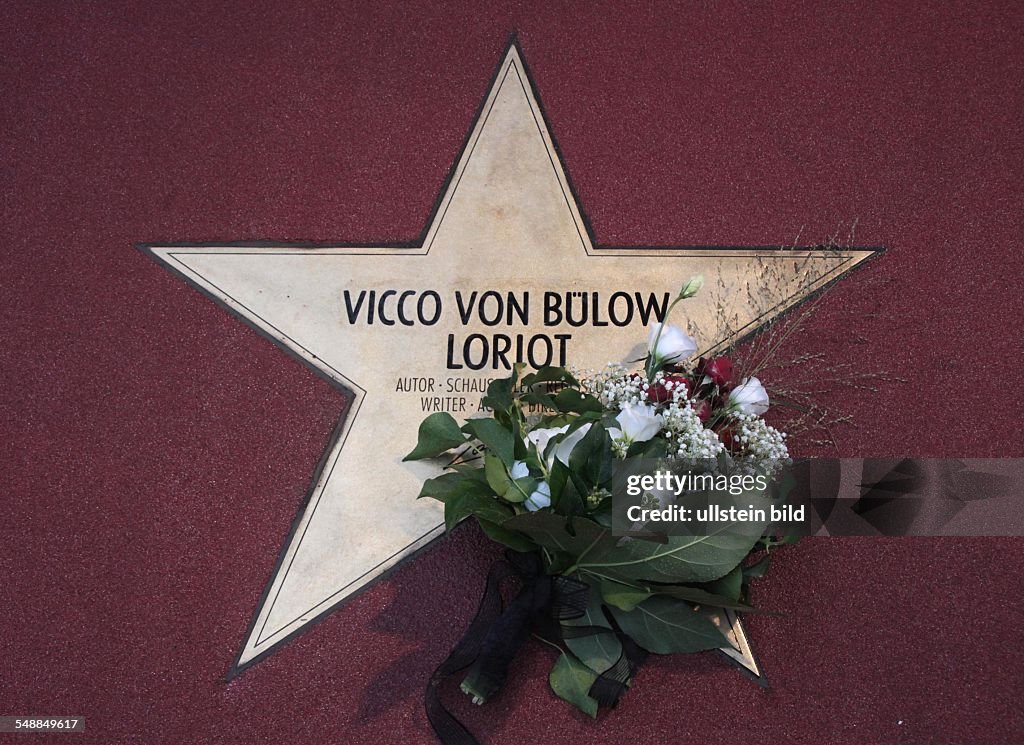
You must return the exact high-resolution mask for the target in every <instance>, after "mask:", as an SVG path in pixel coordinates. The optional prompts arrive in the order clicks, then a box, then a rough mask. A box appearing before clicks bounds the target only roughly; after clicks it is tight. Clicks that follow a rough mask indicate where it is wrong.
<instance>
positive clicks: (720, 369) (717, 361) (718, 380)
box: [704, 357, 732, 386]
mask: <svg viewBox="0 0 1024 745" xmlns="http://www.w3.org/2000/svg"><path fill="white" fill-rule="evenodd" d="M704 374H705V375H706V376H707V377H709V378H711V382H712V383H714V384H715V385H718V386H724V385H728V384H729V383H731V382H732V360H730V359H729V358H728V357H713V358H711V359H710V360H707V362H705V363H704Z"/></svg>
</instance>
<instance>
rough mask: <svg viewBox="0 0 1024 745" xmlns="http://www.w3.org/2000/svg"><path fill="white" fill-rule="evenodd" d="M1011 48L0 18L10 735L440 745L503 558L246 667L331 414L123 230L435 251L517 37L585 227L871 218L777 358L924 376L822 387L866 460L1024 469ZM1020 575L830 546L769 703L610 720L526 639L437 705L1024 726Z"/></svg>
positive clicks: (881, 547)
mask: <svg viewBox="0 0 1024 745" xmlns="http://www.w3.org/2000/svg"><path fill="white" fill-rule="evenodd" d="M1022 27H1024V12H1022V11H1021V10H1020V8H1019V7H1018V6H1017V5H1015V4H1011V3H1005V4H1002V5H1000V4H995V3H987V4H975V5H973V6H971V7H956V8H954V7H951V6H950V5H949V4H946V3H931V4H914V5H910V4H907V5H905V6H902V5H900V4H896V3H888V4H878V5H871V6H868V5H866V4H864V5H861V6H859V7H858V6H855V5H852V4H845V5H843V6H842V7H841V8H827V7H825V6H824V5H819V4H811V3H807V4H791V3H777V4H773V5H772V6H771V8H768V7H763V8H756V9H755V8H751V7H745V6H742V5H736V4H720V5H716V6H715V7H714V8H713V9H712V8H697V7H691V6H687V5H680V6H669V5H667V4H659V5H657V6H651V7H648V8H630V9H627V8H626V7H625V6H622V5H612V4H608V5H605V6H599V5H597V4H589V5H586V6H584V5H579V6H575V7H569V6H566V5H561V4H552V3H515V4H509V5H507V6H506V7H504V8H503V9H499V8H490V9H480V8H478V7H477V6H476V4H473V3H465V4H464V5H462V6H458V5H455V4H453V5H450V6H448V7H446V8H444V9H441V8H439V7H437V5H436V4H433V3H429V4H428V3H422V4H417V3H413V4H410V3H404V4H401V5H399V4H397V3H396V4H390V3H388V4H383V3H378V4H374V5H373V6H367V7H361V8H356V7H342V6H339V5H338V4H336V3H322V4H313V3H305V4H302V6H301V7H293V5H292V4H289V3H276V4H274V3H266V2H249V3H218V4H206V3H190V4H184V5H171V4H164V5H156V4H138V3H119V2H110V3H105V4H102V5H100V4H73V3H62V4H41V3H31V2H9V3H7V4H6V5H5V6H4V8H3V9H2V10H0V38H2V39H3V42H2V47H0V48H2V58H3V64H2V65H0V90H2V101H3V104H2V107H0V117H2V122H3V132H4V137H3V139H2V141H0V152H2V158H0V184H2V186H3V189H2V203H0V208H2V211H3V218H2V220H0V230H2V238H3V240H2V242H0V313H2V327H0V328H2V329H3V344H2V345H0V371H2V380H3V386H2V388H0V427H2V431H3V443H4V447H3V449H2V455H0V477H2V483H3V487H4V488H3V493H4V497H3V500H2V502H0V545H2V546H3V550H2V551H0V573H2V576H3V578H4V581H3V593H2V597H3V603H2V606H0V607H2V614H0V618H2V619H3V620H2V637H0V645H2V646H0V715H13V714H40V715H42V714H46V715H57V714H77V715H84V716H85V717H86V719H87V732H86V733H85V734H84V735H80V736H78V739H79V740H82V741H86V742H97V743H135V742H138V743H164V742H166V743H181V742H217V743H231V742H261V743H281V742H290V741H300V742H301V741H312V742H339V743H392V742H393V743H421V742H422V743H430V742H432V741H433V739H432V738H433V735H432V733H431V731H430V728H429V725H428V724H427V721H426V718H425V715H424V713H423V710H422V693H423V686H424V684H425V681H426V679H427V677H428V676H429V674H430V672H431V671H432V670H433V668H434V667H435V666H436V664H437V663H438V662H439V661H440V660H441V659H443V658H444V656H445V655H446V654H447V652H448V649H449V648H450V646H451V645H452V643H453V642H454V641H455V640H456V639H457V638H458V636H459V635H460V634H461V631H462V629H463V628H464V626H465V624H466V622H467V621H468V619H469V618H470V616H471V615H472V613H473V611H474V609H475V607H476V601H477V599H478V597H479V592H480V589H481V586H482V583H483V579H484V576H485V573H486V567H487V565H488V563H489V562H490V561H491V560H492V559H493V558H494V557H495V555H496V554H497V551H496V550H495V549H494V548H493V547H492V546H490V545H489V544H488V542H487V541H486V540H485V539H484V538H483V537H482V536H481V535H480V533H479V532H478V531H477V530H476V529H475V528H474V527H472V526H464V527H462V528H460V529H459V530H457V531H456V532H455V533H454V534H453V535H451V536H449V537H447V538H445V539H442V540H441V541H438V542H437V543H435V544H433V545H432V546H431V547H430V548H428V549H427V550H426V551H425V552H424V553H423V554H422V555H420V556H419V557H417V558H415V559H414V560H412V561H410V562H407V563H406V564H404V565H403V566H402V567H401V568H400V569H399V570H398V571H397V572H395V573H394V574H392V575H391V576H389V577H388V578H387V579H385V580H383V581H382V582H380V583H378V584H376V585H374V586H373V587H372V588H370V589H369V590H367V591H366V592H364V593H362V594H360V595H358V596H357V597H355V598H354V599H353V600H352V601H351V602H350V603H348V604H347V605H345V606H344V607H343V608H341V609H340V610H338V611H337V612H335V613H334V614H333V615H332V616H331V617H330V618H328V619H327V620H326V621H324V622H323V623H321V624H319V625H318V626H316V627H315V628H313V629H311V630H310V631H309V632H308V633H306V634H305V635H304V636H302V637H301V638H299V639H298V640H296V641H295V642H293V643H291V644H289V645H288V646H286V647H284V648H282V649H281V650H280V651H279V652H278V653H277V654H275V655H274V656H272V657H271V658H270V659H268V660H267V661H265V662H262V663H260V664H258V665H257V666H255V667H253V668H252V669H250V670H249V671H247V672H245V673H244V674H243V675H241V676H240V677H238V678H236V679H234V680H233V681H232V682H231V683H225V682H224V674H225V672H226V671H227V669H228V667H229V666H230V663H231V661H232V659H233V658H234V656H235V654H236V653H237V651H238V648H239V645H240V643H241V640H242V637H243V636H244V635H245V631H246V628H247V625H248V623H249V620H250V617H251V614H252V612H253V609H254V607H255V606H256V604H257V601H258V599H259V596H260V593H261V592H262V590H263V587H264V585H265V583H266V581H267V579H268V577H269V575H270V573H271V570H272V569H273V566H274V561H275V559H276V556H277V552H278V550H279V549H280V547H281V544H282V541H283V540H284V537H285V536H286V534H287V532H288V528H289V526H290V523H291V521H292V519H293V517H294V516H295V513H296V510H297V509H298V507H299V505H300V504H301V502H302V499H303V496H304V494H305V491H306V489H307V488H308V486H309V479H310V476H311V474H312V473H313V471H314V469H315V466H316V463H317V460H318V459H319V457H320V455H321V453H322V452H323V450H324V448H325V446H326V445H327V441H328V437H329V434H330V432H331V430H332V428H333V426H334V424H335V422H336V421H337V420H338V418H339V416H340V415H341V414H342V413H343V411H344V407H345V402H344V400H343V398H342V397H341V396H340V395H339V394H337V393H336V392H335V391H334V390H333V389H331V388H330V387H329V386H328V385H327V384H326V383H325V382H323V381H322V380H320V379H319V378H317V377H316V376H315V375H314V374H313V373H312V372H310V371H309V370H307V369H306V368H304V367H302V366H301V365H300V364H298V363H297V362H295V361H294V360H293V359H291V358H290V357H288V356H287V355H285V354H284V353H282V352H281V351H280V350H279V349H278V348H276V347H274V346H273V345H272V344H271V343H269V342H268V341H266V340H265V339H263V338H261V337H259V336H258V335H257V334H256V333H255V332H253V331H252V330H250V329H249V328H247V327H245V326H244V325H243V324H241V323H240V322H239V321H238V320H237V319H235V318H233V317H231V316H230V315H229V314H228V313H226V312H225V311H224V310H222V309H220V308H218V307H217V306H215V305H214V304H213V303H212V302H211V301H210V300H208V299H207V298H205V297H203V296H202V295H200V294H199V293H197V292H196V291H194V290H192V289H190V288H189V287H187V286H186V285H185V284H184V283H182V282H181V281H180V280H178V279H177V278H175V277H173V276H172V275H171V274H170V273H168V272H166V271H164V270H163V269H161V268H160V267H159V266H157V265H156V263H154V262H153V261H151V260H149V259H148V258H147V257H146V256H144V255H143V254H142V253H141V252H139V251H137V250H135V248H134V246H135V244H137V243H141V242H146V241H149V242H157V241H166V242H181V241H217V240H223V241H243V240H259V239H268V240H275V241H280V242H288V241H301V240H309V241H346V242H373V243H379V242H397V241H407V240H412V239H414V238H415V237H416V236H418V235H419V233H420V231H421V230H422V228H423V225H424V222H425V221H426V220H427V218H428V216H429V215H430V211H431V207H432V205H433V203H434V200H435V198H436V197H437V194H438V190H439V189H440V187H441V185H442V183H443V181H444V177H445V174H446V173H447V171H448V169H449V168H450V167H451V164H452V161H453V160H454V158H455V156H456V155H457V153H458V151H459V148H460V145H461V143H462V139H463V138H464V136H465V134H466V131H467V129H468V127H469V126H470V124H471V123H472V121H473V115H474V112H475V111H476V108H477V107H478V106H479V103H480V100H481V97H482V96H483V94H484V93H485V92H486V90H487V86H488V82H489V77H490V75H491V73H492V71H493V69H494V65H495V64H496V62H497V61H498V59H499V57H500V55H501V52H502V50H503V48H504V45H505V43H506V39H507V37H508V34H509V32H510V31H513V30H515V31H518V35H519V36H518V38H519V41H520V45H521V47H522V49H523V52H524V54H525V55H526V57H527V60H528V63H529V65H530V67H531V70H532V72H533V74H534V77H535V80H536V83H537V87H538V92H539V94H540V95H541V97H542V99H543V102H544V105H545V109H546V112H547V114H548V117H549V119H550V124H551V127H552V129H553V132H554V134H555V136H556V137H557V139H558V142H559V145H560V147H561V150H562V154H563V157H564V160H565V163H566V166H567V168H568V170H569V172H570V174H571V177H572V180H573V182H574V185H575V186H576V189H577V191H578V193H579V198H580V201H581V205H582V208H583V209H584V210H585V211H586V213H587V215H588V216H589V219H590V221H591V223H592V226H593V229H594V233H595V237H596V239H597V240H598V241H599V242H600V243H602V244H605V245H609V244H616V245H660V244H719V245H721V244H758V245H760V244H775V243H783V244H790V243H793V242H794V241H795V240H797V239H798V238H799V240H800V241H801V242H804V243H807V242H814V241H818V240H821V239H824V238H826V237H828V236H830V235H832V234H833V233H835V232H836V231H837V230H842V231H844V235H845V230H846V228H847V227H848V226H849V225H850V224H851V223H852V222H854V221H856V222H857V231H856V242H857V243H858V244H860V245H877V244H882V245H885V246H886V247H887V248H888V251H887V253H886V254H885V255H883V256H882V257H881V258H879V259H876V260H873V261H871V262H870V263H869V264H868V265H867V266H866V267H864V268H863V269H860V270H858V271H857V272H855V273H853V274H852V275H851V276H849V277H848V278H846V279H845V280H843V281H842V282H841V283H840V284H839V285H838V286H837V287H836V289H835V290H834V291H832V292H831V293H830V294H829V295H828V296H827V297H826V300H825V301H824V303H823V306H822V307H821V308H820V312H819V313H818V314H817V315H816V316H815V317H814V318H813V320H812V322H810V323H809V325H808V327H807V328H806V331H805V333H803V334H802V335H801V336H800V337H799V338H796V339H794V340H793V341H792V342H791V345H792V346H793V348H794V349H795V350H797V351H800V350H803V349H807V350H823V351H825V352H827V353H828V354H829V355H830V358H831V359H832V360H833V361H834V362H835V363H837V364H840V363H852V364H854V365H857V366H858V367H861V368H863V369H868V370H885V371H889V372H891V373H893V374H895V375H898V376H900V377H902V378H905V379H906V380H907V381H908V382H906V383H897V382H892V383H885V384H883V385H881V390H880V391H879V392H878V393H871V392H867V391H860V392H856V393H853V394H849V393H848V394H846V397H845V398H844V399H843V400H841V401H835V402H834V403H836V404H838V405H839V406H840V407H841V408H842V409H843V410H844V411H846V412H848V413H850V414H852V415H853V418H854V421H855V423H856V426H846V427H842V428H839V429H838V430H837V431H836V435H837V439H838V444H839V449H840V454H841V455H848V456H860V455H864V456H867V455H879V456H889V455H915V456H947V457H954V456H1024V445H1022V443H1021V438H1020V434H1019V433H1020V424H1019V422H1020V413H1019V412H1018V411H1017V409H1018V407H1019V402H1018V399H1019V391H1020V390H1021V389H1022V386H1024V372H1022V369H1021V356H1022V355H1021V343H1020V331H1019V328H1020V326H1021V321H1022V320H1024V293H1022V292H1021V290H1020V282H1021V276H1022V274H1024V253H1022V251H1021V249H1020V246H1019V240H1020V235H1021V232H1022V230H1021V228H1022V225H1021V214H1022V207H1024V205H1022V194H1021V186H1020V177H1021V173H1022V166H1024V150H1022V145H1021V141H1020V126H1019V118H1020V113H1021V111H1022V108H1024V100H1022V99H1024V94H1022V88H1021V85H1020V70H1021V69H1022V64H1024V44H1022V41H1024V39H1022ZM808 450H809V449H808ZM1022 561H1024V541H1022V540H1020V539H1011V538H1003V539H996V538H977V539H947V538H941V539H940V538H936V539H924V538H915V539H910V538H903V539H815V540H806V541H803V542H802V543H800V544H799V545H797V546H796V547H794V548H791V549H786V550H784V551H782V552H780V553H779V554H778V556H777V560H776V562H775V564H774V566H773V571H772V572H771V573H770V575H769V576H768V578H767V579H765V580H764V581H762V582H760V583H759V584H758V585H757V586H756V595H755V601H756V603H757V604H758V605H760V606H762V607H765V608H768V609H772V610H776V611H780V612H781V615H778V616H760V617H754V618H751V619H750V620H749V623H748V629H749V633H750V636H751V638H752V641H753V643H754V644H755V646H756V649H757V652H758V656H759V659H760V662H761V663H762V665H763V667H764V668H765V670H766V671H767V674H768V676H769V678H770V680H771V684H772V687H771V689H770V690H768V691H767V692H765V691H762V690H760V689H758V688H757V687H756V686H754V685H753V684H752V683H751V682H750V681H748V680H746V679H745V678H743V677H742V676H740V675H739V674H738V673H737V672H736V671H735V670H734V669H732V668H731V667H729V666H728V665H727V664H725V663H724V662H723V661H722V660H721V659H720V658H718V657H715V656H711V655H700V656H693V657H669V658H657V659H654V660H652V661H651V662H650V664H648V665H647V666H646V667H645V668H644V669H643V671H642V672H641V674H640V675H639V677H638V678H637V680H636V683H635V685H634V687H633V689H632V690H631V691H630V692H629V694H628V695H627V696H626V697H625V698H624V700H623V702H622V704H621V705H620V706H619V707H618V709H616V710H614V711H611V712H606V713H602V715H601V716H600V718H599V720H598V721H597V722H593V721H591V720H589V719H588V718H586V717H585V716H583V715H581V714H578V713H576V712H575V711H574V710H572V709H571V707H569V706H568V705H566V704H564V703H563V702H561V701H560V700H558V699H556V698H555V697H554V695H553V694H551V693H550V691H549V690H548V688H547V682H546V673H547V669H548V667H549V666H550V663H551V654H550V652H549V651H548V650H546V649H545V648H543V647H541V646H539V645H536V644H530V645H528V647H527V648H526V650H525V652H524V653H523V654H522V656H521V658H520V659H519V660H518V661H517V663H516V664H515V666H514V668H513V671H512V676H511V679H510V681H509V684H508V686H507V688H506V690H505V691H504V692H503V693H502V695H501V697H500V698H499V699H497V700H495V701H494V702H492V703H490V704H488V705H487V706H486V707H482V708H475V707H472V706H470V705H469V704H468V702H466V701H463V700H461V698H460V697H459V696H458V694H457V693H456V691H455V686H454V685H452V686H451V687H449V689H447V692H446V700H447V701H449V702H450V703H451V704H452V706H453V707H454V709H455V710H456V712H457V713H458V714H459V715H460V716H461V717H463V718H464V720H465V721H466V722H467V723H469V724H470V726H471V727H472V728H473V730H474V731H475V732H476V733H478V735H479V736H480V738H481V740H482V741H484V742H490V743H498V742H500V743H534V742H552V743H563V742H564V743H577V742H595V743H602V742H607V743H618V742H624V741H625V742H673V743H675V742H717V741H721V742H730V743H763V742H766V741H775V742H788V743H820V742H835V743H865V742H869V743H875V742H878V743H888V742H901V743H902V742H914V743H918V742H919V743H936V742H939V743H942V742H955V743H960V742H971V743H977V742H992V743H1004V742H1019V741H1024V713H1022V708H1021V705H1020V700H1021V695H1022V693H1024V686H1022V683H1021V681H1022V680H1024V676H1022V675H1021V666H1022V665H1024V644H1022V643H1021V642H1020V636H1019V634H1020V632H1019V630H1018V626H1019V624H1020V621H1021V618H1022V617H1024V607H1022V600H1021V593H1022V590H1024V580H1022V579H1021V577H1022V575H1021V572H1020V566H1021V563H1022ZM63 737H64V735H59V736H53V737H50V738H48V737H47V736H45V735H0V738H8V739H10V740H11V741H16V742H21V741H25V742H30V741H31V742H44V741H49V740H50V739H52V740H54V741H58V742H64V741H65V740H63V739H60V738H63Z"/></svg>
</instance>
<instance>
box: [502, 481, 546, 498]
mask: <svg viewBox="0 0 1024 745" xmlns="http://www.w3.org/2000/svg"><path fill="white" fill-rule="evenodd" d="M539 483H540V479H539V478H537V477H536V476H520V477H519V478H518V479H516V480H515V481H510V482H509V485H508V489H506V490H505V493H504V494H502V497H504V498H505V499H507V500H508V501H509V502H516V503H519V502H525V501H526V500H527V499H529V498H530V495H531V494H533V492H534V491H535V490H536V489H537V485H538V484H539Z"/></svg>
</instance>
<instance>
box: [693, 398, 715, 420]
mask: <svg viewBox="0 0 1024 745" xmlns="http://www.w3.org/2000/svg"><path fill="white" fill-rule="evenodd" d="M693 411H694V413H695V414H696V415H697V416H698V417H699V418H700V420H701V422H706V421H707V420H708V419H709V418H710V417H711V404H709V403H708V402H707V401H704V400H700V401H695V402H694V404H693Z"/></svg>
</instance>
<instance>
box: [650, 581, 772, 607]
mask: <svg viewBox="0 0 1024 745" xmlns="http://www.w3.org/2000/svg"><path fill="white" fill-rule="evenodd" d="M650 590H651V592H652V593H654V594H656V595H667V596H668V597H670V598H677V599H679V600H685V601H686V602H688V603H692V604H694V605H705V606H711V607H715V608H729V609H730V610H738V611H743V612H745V613H758V612H759V611H758V610H757V608H754V607H751V606H749V605H747V604H746V603H741V602H740V601H739V600H731V599H730V598H728V597H726V596H724V595H716V594H714V593H712V592H708V591H707V590H702V589H701V588H699V587H687V586H685V585H659V584H651V585H650Z"/></svg>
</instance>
